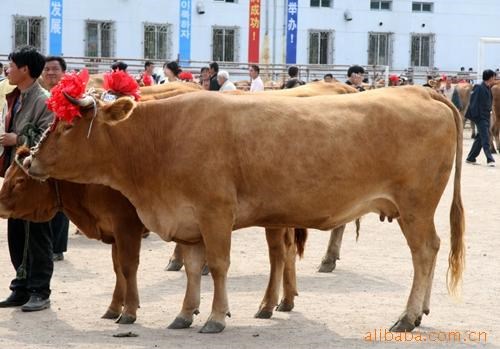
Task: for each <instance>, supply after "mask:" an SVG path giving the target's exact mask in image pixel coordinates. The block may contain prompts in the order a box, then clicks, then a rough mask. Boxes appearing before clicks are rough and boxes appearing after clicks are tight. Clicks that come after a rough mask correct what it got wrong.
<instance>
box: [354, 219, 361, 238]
mask: <svg viewBox="0 0 500 349" xmlns="http://www.w3.org/2000/svg"><path fill="white" fill-rule="evenodd" d="M355 223H356V242H358V239H359V230H360V229H361V218H356V220H355Z"/></svg>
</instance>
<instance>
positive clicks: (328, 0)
mask: <svg viewBox="0 0 500 349" xmlns="http://www.w3.org/2000/svg"><path fill="white" fill-rule="evenodd" d="M332 2H333V0H311V7H331V6H332Z"/></svg>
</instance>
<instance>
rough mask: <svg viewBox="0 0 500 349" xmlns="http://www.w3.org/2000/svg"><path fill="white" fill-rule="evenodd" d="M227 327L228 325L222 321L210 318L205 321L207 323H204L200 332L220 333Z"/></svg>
mask: <svg viewBox="0 0 500 349" xmlns="http://www.w3.org/2000/svg"><path fill="white" fill-rule="evenodd" d="M225 327H226V325H224V324H222V323H220V322H216V321H212V320H209V321H207V322H206V323H205V325H203V327H202V328H201V330H200V333H220V332H222V330H224V328H225Z"/></svg>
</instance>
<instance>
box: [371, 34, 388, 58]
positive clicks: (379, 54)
mask: <svg viewBox="0 0 500 349" xmlns="http://www.w3.org/2000/svg"><path fill="white" fill-rule="evenodd" d="M391 49H392V47H391V34H390V33H369V34H368V65H391V58H392V57H391V56H392V52H391Z"/></svg>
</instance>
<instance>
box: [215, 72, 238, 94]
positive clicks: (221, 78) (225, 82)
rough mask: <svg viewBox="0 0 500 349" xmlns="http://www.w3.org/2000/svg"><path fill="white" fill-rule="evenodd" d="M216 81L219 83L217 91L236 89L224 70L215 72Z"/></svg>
mask: <svg viewBox="0 0 500 349" xmlns="http://www.w3.org/2000/svg"><path fill="white" fill-rule="evenodd" d="M217 82H218V83H219V85H220V90H219V91H221V92H224V91H234V90H236V86H234V84H233V83H232V82H231V81H229V73H228V72H227V71H225V70H221V71H220V72H218V73H217Z"/></svg>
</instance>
